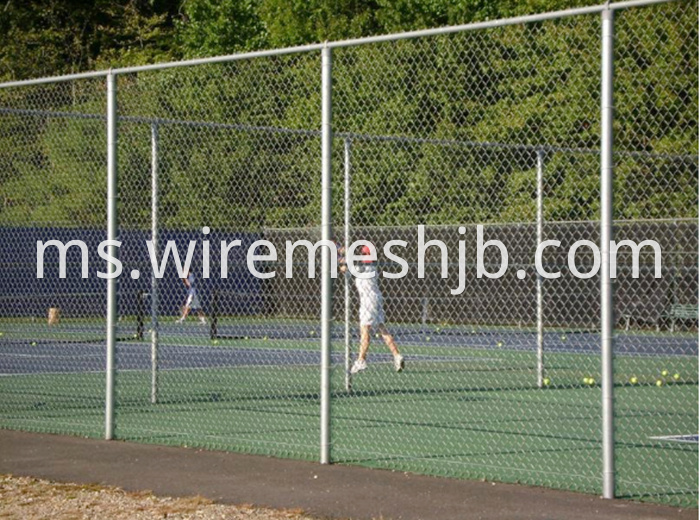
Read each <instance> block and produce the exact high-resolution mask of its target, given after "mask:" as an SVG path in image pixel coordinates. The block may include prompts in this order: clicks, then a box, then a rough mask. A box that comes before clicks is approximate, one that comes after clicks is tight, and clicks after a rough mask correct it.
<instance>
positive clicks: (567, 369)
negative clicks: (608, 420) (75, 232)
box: [0, 320, 698, 507]
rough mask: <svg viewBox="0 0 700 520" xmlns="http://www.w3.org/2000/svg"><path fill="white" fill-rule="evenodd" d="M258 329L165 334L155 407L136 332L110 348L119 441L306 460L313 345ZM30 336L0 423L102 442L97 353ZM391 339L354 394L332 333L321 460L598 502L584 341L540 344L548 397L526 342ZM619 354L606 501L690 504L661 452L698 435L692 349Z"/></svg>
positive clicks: (0, 407)
mask: <svg viewBox="0 0 700 520" xmlns="http://www.w3.org/2000/svg"><path fill="white" fill-rule="evenodd" d="M249 323H250V322H249ZM264 324H265V322H264V321H260V322H258V323H253V325H254V326H252V328H250V329H249V330H247V331H246V332H247V333H248V335H247V336H246V335H245V334H244V333H243V332H241V334H239V336H240V339H236V340H226V339H215V340H212V339H211V338H210V336H209V329H208V328H207V327H201V326H199V325H196V324H195V323H194V322H192V323H190V324H186V325H185V326H184V327H179V328H178V327H177V326H176V325H171V324H169V323H168V324H164V325H163V326H162V330H161V346H160V348H159V366H158V385H157V387H158V402H157V403H155V404H153V403H151V401H150V395H151V377H152V373H151V358H150V344H149V341H147V339H148V331H146V335H145V336H146V340H144V341H136V340H131V341H129V340H126V341H122V342H120V343H118V347H117V369H118V370H117V380H116V436H117V438H120V439H128V440H135V441H141V442H149V443H157V444H171V445H185V446H196V447H204V448H210V449H223V450H234V451H242V452H249V453H257V454H265V455H274V456H281V457H292V458H301V459H308V460H317V458H318V452H319V448H318V441H319V435H320V432H319V424H320V421H319V416H318V414H319V368H318V362H319V359H320V354H319V340H318V338H317V337H316V334H317V332H316V331H315V330H313V329H308V324H307V323H305V322H298V321H296V322H294V323H292V322H288V323H283V324H282V325H284V326H286V327H299V329H298V330H299V331H302V329H303V330H304V331H305V332H304V333H303V334H302V336H304V337H303V338H302V337H300V338H299V339H290V338H295V337H296V336H295V334H296V332H295V333H294V334H291V333H290V334H286V335H278V336H275V334H276V333H277V332H279V326H281V325H280V324H279V323H277V324H274V325H275V326H273V327H271V328H267V329H264V328H263V325H264ZM15 325H17V324H15ZM88 325H89V324H83V326H84V327H85V328H87V327H88ZM229 325H231V326H233V325H237V322H236V321H235V320H233V321H231V323H229ZM268 325H269V323H268ZM129 327H131V325H128V326H126V325H125V328H127V329H128V328H129ZM30 329H31V328H30V327H26V324H25V326H24V327H22V326H19V325H18V326H13V325H12V324H8V323H5V324H4V325H3V330H4V334H3V336H2V337H0V372H2V374H3V376H2V377H0V394H1V395H2V401H1V403H0V424H1V425H2V427H5V428H13V429H23V430H32V431H42V432H56V433H70V434H76V435H85V436H90V437H101V436H102V435H103V423H104V394H105V391H104V388H105V380H104V373H103V370H104V345H103V344H102V343H101V342H90V341H89V340H87V339H86V340H85V341H83V342H76V343H71V342H61V341H60V339H61V338H58V339H56V338H54V339H52V338H51V337H49V336H47V337H43V338H42V337H40V338H39V340H38V341H32V342H28V341H27V339H26V337H25V335H26V333H27V331H29V330H30ZM307 329H308V330H307ZM397 329H398V333H397V339H398V340H399V342H400V345H401V346H402V348H403V352H404V354H405V356H406V360H407V366H406V370H405V371H404V372H403V373H400V374H397V373H395V372H393V370H392V367H391V363H390V358H389V356H388V355H387V353H386V348H385V347H384V345H382V344H380V343H381V342H380V341H379V340H376V339H375V340H373V345H372V348H371V350H370V352H371V353H370V359H369V361H370V368H369V369H368V370H367V371H366V372H363V373H360V374H358V375H356V376H354V377H353V379H352V392H347V391H346V390H345V370H344V366H345V365H344V341H343V339H342V334H341V332H342V331H340V330H334V337H335V339H334V344H333V348H334V350H333V353H332V363H333V370H332V388H333V394H332V404H331V406H332V414H331V415H332V440H333V446H332V456H333V460H334V461H336V462H341V463H349V464H360V465H366V466H371V467H380V468H389V469H395V470H401V471H412V472H418V473H424V474H431V475H443V476H450V477H458V478H471V479H482V478H485V479H487V480H496V481H504V482H520V483H526V484H533V485H543V486H549V487H554V488H561V489H572V490H577V491H583V492H588V493H595V494H598V493H600V487H599V486H600V475H601V471H602V467H601V433H600V431H601V425H600V415H601V410H600V407H601V404H600V402H601V393H600V388H599V385H598V381H599V372H600V370H599V364H600V361H599V354H598V353H597V352H596V348H597V346H596V344H598V343H599V339H598V338H597V335H595V334H562V333H561V331H556V332H552V333H551V336H550V337H549V346H550V350H549V351H545V356H546V357H545V359H546V376H547V378H548V382H549V386H547V387H545V388H541V389H540V388H538V387H537V385H536V368H537V367H536V355H535V352H534V351H533V349H532V348H531V347H532V343H531V339H532V335H531V334H529V333H520V334H518V333H516V332H514V331H512V330H505V329H504V330H501V331H500V332H499V331H498V330H490V329H489V330H486V329H483V330H482V329H479V330H478V331H475V333H474V334H466V335H459V334H457V335H455V334H440V332H441V331H436V330H435V329H431V330H427V331H416V330H415V327H406V328H405V330H404V329H402V328H401V327H397ZM23 330H24V331H25V332H24V333H23V332H22V331H23ZM238 330H239V331H240V329H238ZM294 330H296V329H294ZM265 331H267V334H266V333H265ZM275 331H277V332H275ZM35 333H36V331H31V334H35ZM299 333H300V334H301V332H299ZM85 334H88V333H87V332H86V333H85ZM402 339H403V340H404V341H403V343H401V340H402ZM555 340H556V341H555ZM354 343H355V340H354V339H353V346H354ZM618 343H619V345H620V348H621V350H622V352H621V353H620V354H619V355H617V356H616V359H615V382H616V389H615V399H616V441H617V470H618V475H619V478H618V494H619V495H621V496H626V497H630V498H634V499H643V500H651V501H655V502H662V503H670V504H674V505H680V506H686V507H697V486H698V481H697V461H698V458H697V457H698V445H697V442H685V443H681V442H675V441H673V440H668V439H662V437H668V436H673V435H692V434H695V435H697V432H698V424H697V395H698V394H697V391H698V386H697V385H698V376H697V374H698V366H697V338H696V337H694V335H692V334H674V335H670V334H655V333H646V334H637V335H624V334H620V336H619V338H618ZM652 353H653V355H652ZM664 374H665V375H664ZM591 379H593V381H591ZM658 381H661V383H657V382H658ZM657 384H659V385H660V386H657ZM679 489H680V490H682V491H681V492H678V490H679ZM671 490H673V492H671Z"/></svg>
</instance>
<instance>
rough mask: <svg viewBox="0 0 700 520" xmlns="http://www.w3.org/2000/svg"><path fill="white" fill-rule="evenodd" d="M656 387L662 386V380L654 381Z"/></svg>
mask: <svg viewBox="0 0 700 520" xmlns="http://www.w3.org/2000/svg"><path fill="white" fill-rule="evenodd" d="M656 386H658V387H662V386H664V380H663V379H657V380H656Z"/></svg>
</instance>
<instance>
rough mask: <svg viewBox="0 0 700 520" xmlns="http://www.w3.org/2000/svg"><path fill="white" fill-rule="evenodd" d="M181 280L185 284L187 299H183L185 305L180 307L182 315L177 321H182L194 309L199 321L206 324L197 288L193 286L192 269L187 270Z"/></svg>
mask: <svg viewBox="0 0 700 520" xmlns="http://www.w3.org/2000/svg"><path fill="white" fill-rule="evenodd" d="M182 282H183V283H184V284H185V287H187V299H186V300H185V305H184V306H183V308H182V316H180V318H179V319H178V320H177V322H178V323H184V321H185V319H186V318H187V316H188V315H189V313H190V311H192V310H195V311H197V315H198V316H199V322H200V323H201V324H202V325H206V324H207V318H206V317H205V316H204V311H203V310H202V304H201V303H200V301H199V296H198V295H197V289H196V287H195V286H194V282H195V278H194V274H193V273H192V271H187V278H183V279H182Z"/></svg>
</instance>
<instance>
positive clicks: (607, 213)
mask: <svg viewBox="0 0 700 520" xmlns="http://www.w3.org/2000/svg"><path fill="white" fill-rule="evenodd" d="M613 16H614V14H613V11H612V10H611V9H605V10H604V11H602V13H601V17H602V56H601V85H600V91H601V92H600V93H601V96H600V253H601V266H600V267H601V269H600V342H601V343H600V353H601V385H602V413H603V417H602V420H603V424H602V426H603V497H604V498H614V497H615V436H614V397H613V389H614V386H613V332H614V330H613V329H614V326H615V322H614V315H613V314H614V307H613V284H612V280H611V279H610V241H611V240H612V238H613V160H614V159H613V117H614V112H613V110H614V109H613V79H614V69H613V53H614V37H613V34H614V32H613Z"/></svg>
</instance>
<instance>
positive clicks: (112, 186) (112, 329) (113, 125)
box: [105, 71, 119, 440]
mask: <svg viewBox="0 0 700 520" xmlns="http://www.w3.org/2000/svg"><path fill="white" fill-rule="evenodd" d="M117 202H118V187H117V77H116V75H115V74H113V73H112V72H111V71H110V72H109V74H107V240H117ZM108 251H109V254H110V255H111V256H112V257H113V258H118V251H119V248H117V247H116V246H114V245H110V246H109V247H108ZM115 270H116V266H115V265H114V264H112V263H108V264H107V273H108V274H109V275H111V276H110V277H109V278H108V279H107V331H106V332H107V345H106V348H107V353H106V354H107V355H106V358H107V360H106V366H105V385H106V388H105V439H106V440H111V439H112V438H113V437H114V368H115V367H114V361H115V359H114V357H115V345H116V334H117V330H116V328H117V279H116V278H115V277H114V276H113V275H114V272H115Z"/></svg>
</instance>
